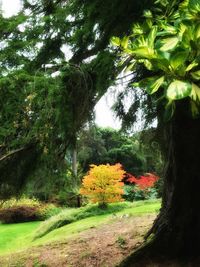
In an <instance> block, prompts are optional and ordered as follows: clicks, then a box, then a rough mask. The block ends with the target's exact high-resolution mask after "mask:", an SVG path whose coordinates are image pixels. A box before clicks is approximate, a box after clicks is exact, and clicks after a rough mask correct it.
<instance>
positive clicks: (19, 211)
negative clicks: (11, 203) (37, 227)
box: [0, 206, 39, 223]
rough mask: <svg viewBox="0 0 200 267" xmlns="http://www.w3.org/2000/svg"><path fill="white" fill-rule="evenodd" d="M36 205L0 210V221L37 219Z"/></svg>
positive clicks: (17, 221)
mask: <svg viewBox="0 0 200 267" xmlns="http://www.w3.org/2000/svg"><path fill="white" fill-rule="evenodd" d="M37 220H39V218H38V209H37V207H28V206H16V207H10V208H5V209H1V210H0V221H1V222H3V223H20V222H31V221H37Z"/></svg>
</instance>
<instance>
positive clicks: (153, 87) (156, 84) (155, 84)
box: [138, 76, 164, 94]
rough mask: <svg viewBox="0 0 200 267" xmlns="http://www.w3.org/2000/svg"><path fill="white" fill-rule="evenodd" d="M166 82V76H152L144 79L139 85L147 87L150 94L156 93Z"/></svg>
mask: <svg viewBox="0 0 200 267" xmlns="http://www.w3.org/2000/svg"><path fill="white" fill-rule="evenodd" d="M163 83H164V76H161V77H158V76H155V77H150V78H146V79H143V80H142V81H140V82H139V83H138V86H139V87H141V88H145V89H146V91H147V93H148V94H154V93H155V92H157V91H158V89H159V88H160V86H161V85H162V84H163Z"/></svg>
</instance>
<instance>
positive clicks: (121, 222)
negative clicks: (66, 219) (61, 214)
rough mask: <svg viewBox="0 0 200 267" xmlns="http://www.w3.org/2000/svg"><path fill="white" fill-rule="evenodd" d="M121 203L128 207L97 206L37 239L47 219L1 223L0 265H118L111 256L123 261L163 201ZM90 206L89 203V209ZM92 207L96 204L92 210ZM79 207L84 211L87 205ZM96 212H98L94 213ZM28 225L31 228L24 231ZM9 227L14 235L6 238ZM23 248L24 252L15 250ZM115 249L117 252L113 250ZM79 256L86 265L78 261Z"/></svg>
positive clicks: (138, 242)
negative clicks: (87, 214)
mask: <svg viewBox="0 0 200 267" xmlns="http://www.w3.org/2000/svg"><path fill="white" fill-rule="evenodd" d="M121 205H122V206H123V205H124V207H123V208H122V207H120V205H119V204H118V205H117V204H115V205H111V207H110V210H109V212H108V213H107V212H106V211H101V212H102V214H101V215H99V213H98V212H99V211H97V210H96V207H95V206H93V210H92V212H91V213H92V214H91V213H89V214H90V215H89V217H88V218H85V219H80V220H78V219H77V220H78V221H76V222H71V223H70V224H68V225H65V226H63V227H60V228H58V229H55V230H53V231H51V232H49V233H48V234H46V235H44V236H43V237H41V238H37V239H36V240H34V241H33V236H34V235H35V230H36V228H37V227H38V225H39V224H40V226H39V229H41V226H42V224H43V223H29V224H28V223H26V224H14V225H0V236H1V239H0V240H4V241H3V242H4V243H1V241H0V254H1V255H2V256H1V259H0V266H68V267H70V266H76V267H77V266H91V267H92V266H114V265H109V264H108V263H109V260H110V259H111V257H114V259H113V262H115V263H117V262H120V261H121V260H122V259H123V258H124V256H125V255H128V253H130V251H131V250H133V249H134V248H136V247H137V246H138V244H140V242H141V241H142V235H143V233H144V232H146V230H147V229H148V228H149V227H150V224H151V223H152V221H153V219H154V217H155V214H156V212H157V211H158V209H159V207H160V202H159V201H153V202H152V201H145V202H144V201H140V202H137V203H134V204H126V203H122V204H121ZM129 205H130V206H129ZM88 209H89V207H86V208H85V212H86V211H87V210H88ZM91 209H92V207H90V209H89V211H91ZM111 210H112V212H111ZM70 211H71V212H72V211H73V212H75V211H74V210H70ZM77 211H79V212H80V214H82V213H84V212H83V209H82V210H81V209H77ZM95 212H97V213H96V215H95V216H92V215H94V214H95ZM80 214H79V215H80ZM145 214H148V215H145ZM76 216H77V214H76ZM76 218H77V217H76ZM34 224H35V225H34ZM4 227H7V228H5V229H7V230H6V231H7V232H6V231H4V230H3V229H4ZM9 227H11V228H9ZM12 227H13V228H12ZM16 227H17V228H16ZM26 227H27V230H26V231H24V229H25V228H26ZM20 229H21V231H20ZM8 231H9V235H10V239H7V240H6V236H7V235H8ZM20 232H21V235H20ZM37 232H38V231H37ZM2 237H3V238H2ZM98 244H99V245H98ZM25 248H28V250H24V249H25ZM19 250H21V252H20V253H17V254H16V253H15V254H13V253H14V252H17V251H19ZM23 250H24V251H23ZM114 251H115V253H116V255H115V254H113V253H114ZM11 252H12V254H11ZM3 255H5V256H3ZM77 255H78V256H77ZM98 255H99V256H98ZM100 257H101V259H100ZM78 260H79V261H81V262H83V265H80V264H78ZM93 261H94V262H99V261H100V262H102V264H103V265H101V264H100V263H98V264H100V265H98V264H97V265H95V264H96V263H94V262H93ZM103 262H105V265H104V263H103ZM17 264H18V265H17ZM45 264H46V265H45ZM77 264H78V265H77ZM84 264H85V265H84ZM106 264H107V265H106Z"/></svg>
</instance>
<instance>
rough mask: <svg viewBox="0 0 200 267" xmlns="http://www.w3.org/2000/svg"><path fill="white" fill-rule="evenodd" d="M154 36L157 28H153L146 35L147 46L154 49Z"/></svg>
mask: <svg viewBox="0 0 200 267" xmlns="http://www.w3.org/2000/svg"><path fill="white" fill-rule="evenodd" d="M156 34H157V27H156V26H153V27H152V29H151V31H150V33H149V35H148V45H149V46H150V47H152V48H153V47H154V41H155V39H156Z"/></svg>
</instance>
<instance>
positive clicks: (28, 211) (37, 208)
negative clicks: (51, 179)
mask: <svg viewBox="0 0 200 267" xmlns="http://www.w3.org/2000/svg"><path fill="white" fill-rule="evenodd" d="M61 210H62V208H59V207H56V206H55V205H54V204H43V203H41V202H39V201H38V200H37V199H29V198H26V197H22V198H20V199H14V198H12V199H10V200H8V201H5V202H4V203H3V205H2V208H1V209H0V221H1V222H2V223H19V222H29V221H40V220H46V219H48V218H50V217H51V216H54V215H56V214H58V213H59V212H60V211H61Z"/></svg>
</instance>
